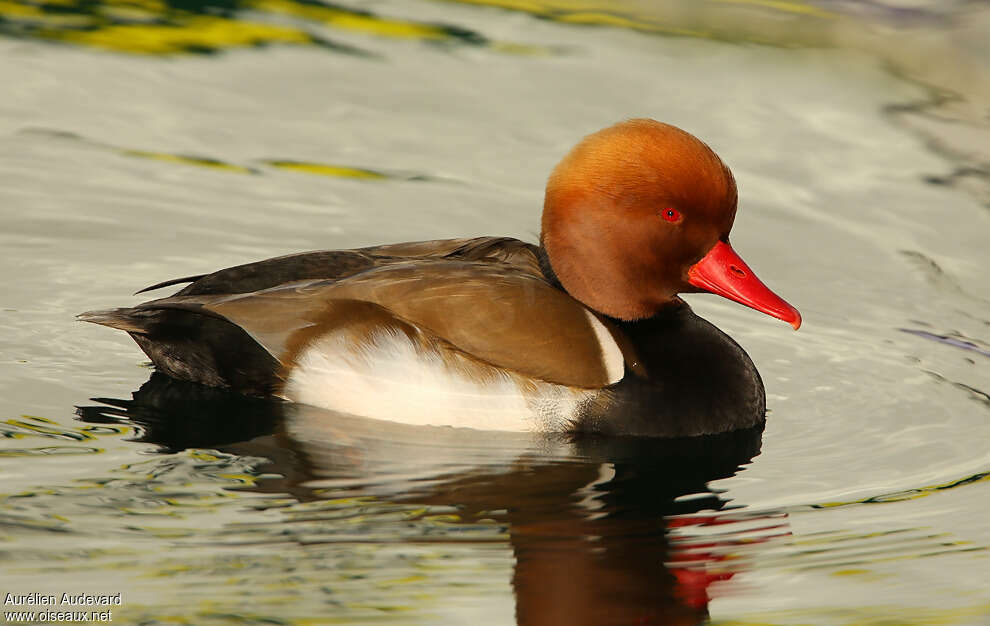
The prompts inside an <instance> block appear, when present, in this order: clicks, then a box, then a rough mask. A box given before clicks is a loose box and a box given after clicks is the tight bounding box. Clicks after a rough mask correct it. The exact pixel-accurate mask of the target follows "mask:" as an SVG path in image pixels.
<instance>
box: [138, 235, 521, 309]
mask: <svg viewBox="0 0 990 626" xmlns="http://www.w3.org/2000/svg"><path fill="white" fill-rule="evenodd" d="M536 251H537V248H536V246H534V245H533V244H529V243H525V242H522V241H519V240H518V239H512V238H509V237H476V238H471V239H441V240H435V241H418V242H413V243H399V244H390V245H384V246H372V247H368V248H355V249H353V250H321V251H316V252H302V253H298V254H290V255H286V256H280V257H275V258H272V259H266V260H264V261H257V262H255V263H247V264H244V265H237V266H234V267H228V268H226V269H222V270H218V271H216V272H213V273H210V274H199V275H195V276H185V277H183V278H174V279H171V280H166V281H163V282H160V283H156V284H154V285H151V286H149V287H145V288H144V289H142V290H141V291H138V292H137V293H144V292H147V291H152V290H155V289H161V288H163V287H170V286H172V285H178V284H182V283H190V284H189V285H187V286H186V287H184V288H183V289H182V290H181V291H179V292H178V293H176V294H175V295H182V296H192V295H206V294H232V293H250V292H254V291H261V290H263V289H270V288H272V287H276V286H278V285H281V284H285V283H289V282H296V281H301V280H340V279H343V278H347V277H349V276H353V275H355V274H358V273H360V272H364V271H367V270H370V269H374V268H377V267H383V266H386V265H390V264H393V263H401V262H406V261H410V260H416V259H451V260H461V261H477V262H498V263H507V264H510V265H512V266H514V267H516V268H517V269H519V270H520V271H525V272H529V273H539V262H538V261H537V256H536Z"/></svg>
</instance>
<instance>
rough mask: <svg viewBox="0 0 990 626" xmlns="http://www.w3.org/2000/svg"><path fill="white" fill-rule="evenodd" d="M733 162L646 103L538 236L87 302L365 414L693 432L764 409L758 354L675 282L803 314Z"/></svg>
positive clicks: (200, 377) (593, 144)
mask: <svg viewBox="0 0 990 626" xmlns="http://www.w3.org/2000/svg"><path fill="white" fill-rule="evenodd" d="M735 214H736V185H735V181H734V179H733V177H732V173H731V172H730V171H729V169H728V168H727V167H726V166H725V165H724V164H723V163H722V161H721V160H720V159H719V157H718V156H717V155H716V154H715V153H714V152H712V150H711V149H710V148H709V147H708V146H707V145H705V144H704V143H702V142H701V141H699V140H698V139H697V138H695V137H694V136H693V135H690V134H688V133H686V132H684V131H682V130H680V129H678V128H675V127H674V126H670V125H667V124H662V123H660V122H656V121H654V120H649V119H634V120H629V121H625V122H621V123H619V124H616V125H615V126H611V127H609V128H606V129H604V130H601V131H599V132H597V133H594V134H592V135H589V136H588V137H585V138H584V139H583V140H582V141H581V142H580V143H579V144H578V145H577V146H576V147H575V148H574V149H573V150H571V152H570V153H569V154H568V155H567V156H566V157H564V159H563V161H561V162H560V164H559V165H558V166H557V167H556V169H554V171H553V173H552V174H551V175H550V180H549V182H548V183H547V189H546V198H545V201H544V205H543V223H542V233H541V235H540V245H534V244H530V243H525V242H522V241H519V240H516V239H510V238H505V237H479V238H474V239H453V240H439V241H424V242H417V243H402V244H392V245H383V246H374V247H370V248H359V249H354V250H336V251H322V252H306V253H301V254H294V255H289V256H283V257H278V258H274V259H268V260H266V261H259V262H257V263H249V264H247V265H239V266H237V267H231V268H228V269H222V270H219V271H217V272H213V273H212V274H203V275H200V276H190V277H186V278H181V279H175V280H170V281H166V282H163V283H159V284H157V285H154V286H152V287H148V288H147V289H145V290H143V291H149V290H152V289H158V288H161V287H167V286H169V285H175V284H179V283H190V284H189V285H187V286H186V287H185V288H183V289H182V290H180V291H179V292H177V293H176V294H175V295H173V296H171V297H168V298H163V299H160V300H152V301H150V302H146V303H144V304H139V305H138V306H135V307H131V308H121V309H112V310H107V311H94V312H89V313H83V314H82V315H80V316H79V317H80V319H83V320H85V321H88V322H94V323H97V324H103V325H105V326H110V327H113V328H118V329H121V330H124V331H127V332H128V333H129V334H130V335H131V337H133V338H134V340H135V341H136V342H137V343H138V345H139V346H140V347H141V349H142V350H144V352H145V353H146V354H147V355H148V356H149V357H151V360H152V362H153V363H154V364H155V366H156V367H157V368H158V369H159V370H160V371H162V372H164V373H166V374H168V375H170V376H173V377H175V378H181V379H186V380H191V381H195V382H199V383H203V384H206V385H214V386H220V387H228V388H230V389H232V390H235V391H239V392H242V393H246V394H253V395H272V396H277V397H281V398H285V399H287V400H290V401H293V402H301V403H307V404H313V405H317V406H320V407H325V408H328V409H332V410H335V411H340V412H344V413H351V414H356V415H360V416H365V417H373V418H380V419H386V420H392V421H399V422H405V423H410V424H433V425H454V426H466V427H472V428H478V429H487V430H521V431H574V432H593V433H602V434H608V435H654V436H668V437H669V436H686V435H700V434H707V433H717V432H724V431H729V430H735V429H740V428H748V427H751V426H756V425H758V424H761V423H762V422H763V421H764V418H765V417H764V416H765V412H766V401H765V393H764V389H763V382H762V381H761V379H760V375H759V373H758V372H757V371H756V367H755V366H754V365H753V362H752V361H751V360H750V358H749V356H748V355H747V354H746V353H745V352H744V351H743V349H742V348H740V347H739V345H738V344H736V342H734V341H733V340H732V339H731V338H729V337H728V336H727V335H725V334H724V333H722V332H721V331H720V330H718V329H717V328H716V327H715V326H713V325H712V324H710V323H709V322H707V321H705V320H704V319H702V318H700V317H698V316H697V315H695V314H694V313H693V312H692V311H691V309H690V307H689V306H688V305H687V304H685V303H684V301H683V300H681V299H680V298H678V297H677V294H678V293H683V292H696V291H709V292H712V293H716V294H719V295H721V296H725V297H726V298H729V299H732V300H735V301H736V302H740V303H742V304H745V305H747V306H750V307H752V308H754V309H756V310H758V311H762V312H764V313H767V314H769V315H772V316H774V317H777V318H779V319H782V320H784V321H786V322H788V323H790V324H791V325H792V326H794V328H797V327H798V326H799V325H800V324H801V316H800V314H799V313H798V311H797V310H796V309H795V308H794V307H792V306H791V305H789V304H788V303H787V302H785V301H784V300H782V299H781V298H780V297H779V296H777V295H776V294H774V293H773V292H772V291H770V290H769V289H768V288H767V287H766V286H765V285H764V284H763V283H762V282H760V280H759V279H758V278H757V277H756V276H755V275H754V274H753V272H752V270H750V269H749V267H748V266H747V265H746V264H745V263H744V262H743V260H742V259H741V258H740V257H739V256H738V255H737V254H736V253H735V252H734V251H733V250H732V248H731V247H730V245H729V230H730V229H731V228H732V222H733V219H734V218H735Z"/></svg>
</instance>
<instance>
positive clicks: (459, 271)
mask: <svg viewBox="0 0 990 626" xmlns="http://www.w3.org/2000/svg"><path fill="white" fill-rule="evenodd" d="M334 300H352V301H363V302H370V303H374V304H376V305H379V306H381V307H383V308H385V309H387V310H388V311H390V312H391V313H393V314H394V315H395V316H397V317H398V318H401V319H403V320H405V321H407V322H409V323H411V324H414V325H416V326H418V327H420V328H422V329H424V330H427V331H429V332H430V333H432V334H433V335H435V336H437V337H439V338H441V339H443V340H445V341H447V342H448V343H450V344H451V345H453V346H454V347H456V348H457V349H459V350H462V351H464V352H466V353H468V354H470V355H472V356H473V357H475V358H477V359H480V360H482V361H485V362H488V363H491V364H492V365H495V366H498V367H502V368H507V369H510V370H513V371H515V372H518V373H520V374H523V375H526V376H531V377H534V378H538V379H541V380H545V381H548V382H554V383H558V384H563V385H569V386H575V387H587V388H596V387H602V386H605V385H608V384H610V383H614V382H616V380H610V379H609V378H610V377H609V373H608V371H607V367H606V364H605V361H604V355H603V353H602V347H601V343H600V341H599V338H598V336H597V335H596V333H595V331H594V328H593V326H592V322H591V320H590V319H589V317H588V312H587V309H585V308H584V307H583V306H581V305H580V304H579V303H578V302H577V301H575V300H574V299H573V298H571V297H570V296H568V295H567V294H566V293H564V292H562V291H560V290H558V289H556V288H554V287H552V286H551V285H550V284H548V283H547V282H546V280H545V279H543V278H542V277H539V276H536V275H533V274H529V273H523V272H520V271H518V269H517V268H515V267H512V266H509V265H508V264H500V263H479V262H460V261H453V260H446V259H443V260H441V259H420V260H416V261H406V262H401V263H393V264H390V265H386V266H384V267H379V268H375V269H372V270H368V271H365V272H362V273H360V274H357V275H354V276H352V277H350V278H347V279H344V280H339V281H302V282H298V283H293V284H288V285H281V286H279V287H277V288H274V289H268V290H265V291H261V292H257V293H251V294H237V295H228V296H198V297H197V296H186V297H182V296H180V297H175V298H169V299H165V300H162V301H158V303H148V305H146V306H169V305H170V304H171V303H174V304H180V303H183V302H184V303H187V304H191V303H193V302H195V303H198V304H201V305H202V306H203V307H204V308H205V309H207V310H209V311H212V312H214V313H216V314H219V315H221V316H223V317H224V318H225V319H227V320H229V321H231V322H233V323H234V324H236V325H238V326H239V327H241V328H243V329H244V330H245V331H246V332H247V333H248V334H250V335H251V336H252V337H253V338H254V339H255V340H256V341H258V342H259V343H260V344H261V345H262V346H264V347H265V348H266V349H267V350H268V351H269V352H270V353H271V354H272V355H274V356H275V357H276V358H278V359H279V360H280V361H282V362H283V363H289V362H291V361H292V360H293V359H294V358H295V355H294V354H292V353H291V352H292V350H293V349H298V342H296V341H294V340H293V339H294V337H297V336H298V335H297V333H305V334H306V335H309V336H317V335H320V334H322V333H323V332H330V331H332V330H333V328H331V327H325V328H320V326H321V325H323V324H325V322H324V321H323V320H325V319H326V316H325V315H324V313H325V311H326V309H327V308H328V307H330V306H331V303H332V302H333V301H334ZM333 319H336V318H333ZM290 346H292V348H290Z"/></svg>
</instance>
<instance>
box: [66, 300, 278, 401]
mask: <svg viewBox="0 0 990 626" xmlns="http://www.w3.org/2000/svg"><path fill="white" fill-rule="evenodd" d="M149 305H150V306H149ZM197 308H198V307H182V308H176V307H170V306H164V307H162V308H158V307H155V306H154V305H153V303H148V304H143V305H140V306H138V307H135V308H129V309H108V310H105V311H87V312H86V313H82V314H80V315H78V316H77V318H78V319H80V320H82V321H84V322H92V323H94V324H100V325H102V326H109V327H110V328H116V329H119V330H123V331H125V332H127V333H128V334H129V335H130V336H131V338H133V339H134V341H135V342H137V344H138V346H140V348H141V349H142V350H143V351H144V353H145V354H147V355H148V358H150V359H151V362H152V363H154V364H155V368H157V369H158V371H160V372H162V373H164V374H168V375H169V376H171V377H173V378H178V379H181V380H191V381H193V382H197V383H201V384H204V385H210V386H212V387H225V388H229V389H232V390H234V391H238V392H240V393H245V394H249V395H255V396H269V395H276V394H278V392H279V391H280V390H281V377H280V372H281V365H280V363H279V362H278V360H277V359H276V358H275V357H273V356H272V355H271V354H269V353H268V351H267V350H265V349H264V348H263V347H261V345H259V344H258V342H256V341H255V340H254V339H252V338H251V336H250V335H248V334H247V333H246V332H245V331H244V330H243V329H242V328H240V327H239V326H237V325H235V324H232V323H230V322H229V321H227V320H225V319H223V318H222V317H219V316H217V315H216V314H215V313H212V312H209V311H205V310H201V309H200V310H197Z"/></svg>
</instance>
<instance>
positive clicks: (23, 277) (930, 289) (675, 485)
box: [0, 0, 990, 625]
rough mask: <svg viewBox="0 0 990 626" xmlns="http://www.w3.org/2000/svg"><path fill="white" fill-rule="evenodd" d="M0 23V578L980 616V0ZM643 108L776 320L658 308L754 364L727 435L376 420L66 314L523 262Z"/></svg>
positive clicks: (765, 615)
mask: <svg viewBox="0 0 990 626" xmlns="http://www.w3.org/2000/svg"><path fill="white" fill-rule="evenodd" d="M190 7H192V8H193V9H196V10H192V9H190ZM352 9H361V10H362V11H365V12H364V13H361V12H357V11H354V10H352ZM0 16H2V17H3V20H2V21H0V34H2V35H3V37H2V38H0V77H2V78H3V84H4V86H5V88H4V94H5V97H4V98H3V99H2V100H0V136H2V137H3V141H2V142H0V181H2V184H0V224H2V228H0V243H2V245H3V254H2V255H0V269H2V275H3V276H4V277H5V285H4V286H5V289H4V290H3V296H2V299H0V392H2V393H0V398H2V399H0V409H2V412H0V420H2V425H0V432H2V433H3V434H4V435H5V438H4V439H3V443H2V446H0V476H2V487H0V492H2V494H3V496H2V497H3V504H2V508H0V520H2V532H0V542H2V546H3V549H2V551H0V593H3V594H6V593H7V592H8V591H9V592H13V593H31V592H37V593H53V594H61V593H63V592H70V593H79V592H88V593H111V594H116V593H120V594H121V599H122V601H121V605H120V606H113V607H109V608H111V609H112V610H113V620H114V621H115V622H117V623H148V624H151V623H163V624H164V623H188V624H228V623H286V624H317V623H319V624H322V623H398V624H435V623H449V624H477V623H488V624H506V623H514V622H515V621H518V622H519V623H525V624H561V623H588V624H602V623H609V622H612V623H658V624H694V623H699V622H703V621H705V620H706V619H709V620H710V621H711V622H712V623H715V624H723V625H725V624H752V623H760V624H780V625H791V624H985V623H990V600H988V598H990V588H988V585H987V582H986V578H987V574H988V573H990V561H988V558H990V552H988V551H987V547H988V546H990V527H988V524H987V522H986V519H987V517H988V514H990V491H988V489H990V486H988V481H987V480H986V476H987V472H990V449H988V447H987V445H986V441H987V440H988V435H990V426H988V418H990V396H988V392H990V377H988V375H987V372H988V366H990V361H988V358H990V357H988V351H990V315H988V314H987V311H988V309H990V278H988V277H987V275H986V268H987V266H988V261H990V253H988V252H987V247H986V240H987V236H988V233H990V210H988V207H990V184H988V181H990V170H988V169H987V165H986V164H987V163H988V162H990V154H988V152H987V146H990V128H988V126H987V123H986V110H987V104H988V102H990V97H988V94H990V76H988V74H987V72H986V69H985V68H986V66H987V65H986V61H987V55H988V53H990V50H988V49H987V45H986V41H990V38H988V37H987V33H988V32H990V30H988V26H990V12H988V11H987V10H986V8H985V5H982V4H977V3H964V2H952V3H931V4H924V3H921V2H916V3H901V4H899V5H898V4H895V3H856V4H853V3H839V2H824V1H823V2H818V3H814V4H803V3H756V2H753V3H745V2H736V3H720V2H711V3H683V4H664V5H661V6H655V5H654V3H627V4H622V5H616V4H610V5H608V6H605V7H604V8H603V5H600V4H599V5H595V4H594V3H590V2H589V3H562V2H561V3H555V2H546V3H512V2H470V3H468V2H465V3H457V2H389V1H381V2H374V3H367V4H363V5H360V6H358V5H357V4H348V5H343V4H340V5H334V6H330V5H314V4H306V3H301V2H292V1H286V2H279V1H275V0H268V1H260V0H259V1H257V2H251V3H246V2H245V3H237V2H231V3H222V4H217V5H214V6H213V7H212V8H210V7H205V8H204V7H198V8H197V5H186V4H178V3H176V4H174V5H159V4H155V3H138V2H135V3H124V2H105V3H93V4H80V5H75V4H72V3H61V2H60V3H51V4H43V3H41V2H38V3H31V2H9V3H3V4H0ZM538 18H542V19H538ZM152 21H154V24H152V23H151V22H152ZM255 44H261V45H255ZM641 115H642V116H649V117H654V118H657V119H660V120H663V121H666V122H670V123H673V124H676V125H679V126H681V127H683V128H685V129H687V130H690V131H691V132H693V133H695V134H697V135H698V136H700V137H702V138H703V139H704V140H705V141H707V142H709V143H710V144H711V145H712V146H713V147H714V148H715V149H716V150H717V151H718V152H719V154H720V155H721V156H722V157H723V159H724V160H725V161H726V162H727V163H728V164H729V165H730V166H731V167H732V169H733V171H734V173H735V175H736V178H737V181H738V184H739V189H740V211H739V215H738V218H737V220H736V226H735V229H734V231H733V243H734V245H735V247H736V248H737V249H738V250H739V251H740V252H741V254H743V256H744V257H745V258H746V259H747V260H748V261H749V262H750V263H751V265H752V266H753V267H755V268H756V269H757V270H758V271H759V272H760V274H761V277H762V278H764V279H765V280H766V282H767V283H768V284H769V285H771V286H772V287H773V288H774V289H775V290H776V291H778V292H779V293H781V294H782V295H783V296H784V297H786V298H787V299H788V300H789V301H791V302H793V303H794V304H795V305H796V306H797V307H798V308H799V309H800V310H801V312H802V314H803V315H804V319H805V325H804V327H802V329H801V330H800V331H799V332H798V333H793V332H791V331H790V330H789V329H788V328H787V327H786V325H782V324H780V323H779V322H776V321H774V320H771V319H770V318H766V317H765V316H761V315H759V314H757V313H755V312H752V311H749V310H747V309H744V308H743V307H739V306H738V305H734V304H732V303H729V302H722V301H718V300H715V299H714V298H710V297H705V296H695V297H693V298H691V302H692V305H694V306H695V308H696V310H697V311H698V312H699V313H700V314H702V315H703V316H705V317H706V318H708V319H710V320H712V321H713V322H715V323H716V324H717V325H719V326H720V327H721V328H723V329H724V330H725V331H726V332H728V333H729V334H731V335H732V336H733V337H734V338H735V339H736V340H737V341H739V342H740V343H741V344H742V345H743V346H744V347H745V348H746V349H747V351H748V352H749V353H750V355H751V356H752V357H753V359H754V361H755V362H756V363H757V365H758V367H759V368H760V371H761V373H762V375H763V378H764V380H765V381H766V384H767V391H768V404H769V407H770V410H771V412H770V415H769V418H768V423H767V428H766V431H765V432H764V433H762V436H761V434H760V433H748V434H741V435H739V436H738V437H736V438H731V439H730V440H716V441H708V442H705V443H704V444H703V445H700V447H691V448H688V447H685V444H683V443H675V444H662V443H657V442H652V443H645V442H640V443H638V444H637V443H630V442H597V443H589V442H580V441H570V440H567V439H561V438H553V437H540V436H531V437H523V436H516V435H511V436H510V435H499V436H492V435H490V434H481V435H479V434H478V433H472V432H470V431H451V430H449V429H415V428H413V429H411V428H404V427H399V426H395V425H383V424H382V423H378V422H370V421H367V420H359V419H355V418H351V417H347V416H341V415H331V414H328V413H323V412H318V411H314V410H310V409H305V408H302V407H292V406H286V405H281V404H273V403H265V402H258V401H249V400H246V399H241V398H237V397H230V396H228V395H226V394H217V393H213V392H209V391H204V390H202V389H198V388H195V387H190V386H184V385H175V384H174V383H170V382H169V381H167V380H164V381H163V380H161V379H160V378H158V377H155V378H152V379H151V380H149V377H150V374H151V372H150V371H149V369H147V367H146V366H145V365H144V357H143V355H141V354H140V352H139V351H138V350H137V348H136V347H135V346H134V345H133V343H132V342H131V341H130V340H129V339H128V338H127V337H126V336H124V335H123V334H121V333H114V332H110V331H109V330H107V329H103V328H98V327H95V326H91V325H84V324H79V323H76V322H74V321H73V319H72V316H73V315H74V314H75V313H77V312H80V311H84V310H90V309H96V308H103V307H108V306H122V305H126V304H128V303H135V302H138V301H140V300H139V298H137V297H136V298H129V296H128V295H127V294H129V293H131V292H133V291H135V290H137V289H139V288H141V287H144V286H146V285H147V284H150V283H153V282H156V281H159V280H164V279H167V278H171V277H174V276H183V275H189V274H196V273H200V272H203V271H206V270H210V269H214V268H219V267H224V266H228V265H232V264H236V263H241V262H245V261H249V260H256V259H261V258H265V257H269V256H274V255H277V254H283V253H288V252H293V251H298V250H306V249H321V248H337V247H354V246H360V245H368V244H373V243H381V242H389V241H408V240H416V239H432V238H442V237H459V236H472V235H494V234H498V235H509V236H516V237H520V238H524V239H529V240H534V239H535V237H536V234H537V231H538V213H539V207H540V206H541V200H542V186H543V183H544V181H545V177H546V174H547V173H548V172H549V170H550V168H551V167H552V166H553V165H554V163H555V162H556V160H557V159H558V158H559V157H560V156H561V155H562V154H563V153H564V152H565V151H566V150H567V149H568V148H569V147H570V146H571V145H572V144H573V143H574V142H575V141H576V140H577V139H578V138H579V137H581V136H583V135H584V134H586V133H588V132H591V131H593V130H596V129H598V128H600V127H603V126H606V125H609V124H611V123H613V122H615V121H616V120H619V119H622V118H625V117H632V116H641ZM132 394H133V395H132ZM76 407H80V408H78V409H77V408H76ZM737 470H738V471H737ZM10 608H11V607H7V606H5V607H4V609H5V610H8V609H10ZM14 608H21V609H23V608H31V607H14ZM706 616H707V617H706ZM636 620H639V621H638V622H637V621H636Z"/></svg>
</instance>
